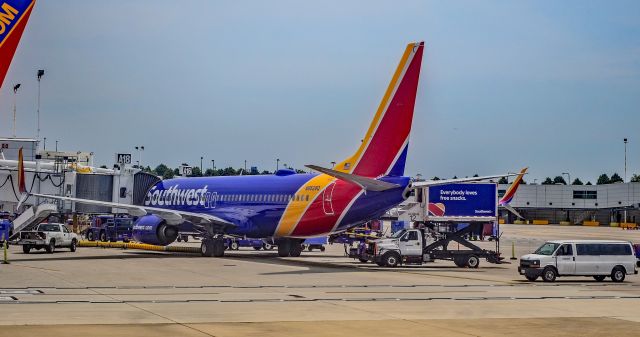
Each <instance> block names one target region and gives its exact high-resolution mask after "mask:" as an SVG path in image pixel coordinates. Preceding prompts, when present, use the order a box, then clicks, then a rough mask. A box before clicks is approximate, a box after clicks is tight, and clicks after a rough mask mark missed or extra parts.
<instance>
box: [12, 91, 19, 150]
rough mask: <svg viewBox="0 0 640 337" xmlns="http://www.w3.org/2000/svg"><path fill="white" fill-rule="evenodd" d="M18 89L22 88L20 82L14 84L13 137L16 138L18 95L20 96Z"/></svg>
mask: <svg viewBox="0 0 640 337" xmlns="http://www.w3.org/2000/svg"><path fill="white" fill-rule="evenodd" d="M18 89H20V83H17V84H16V85H14V86H13V138H16V105H17V102H16V96H18Z"/></svg>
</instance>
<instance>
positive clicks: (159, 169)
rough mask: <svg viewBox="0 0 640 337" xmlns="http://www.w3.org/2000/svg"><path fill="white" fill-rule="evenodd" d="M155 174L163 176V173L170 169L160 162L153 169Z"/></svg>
mask: <svg viewBox="0 0 640 337" xmlns="http://www.w3.org/2000/svg"><path fill="white" fill-rule="evenodd" d="M153 171H154V172H155V173H156V174H157V175H159V176H162V177H164V174H165V173H166V172H167V171H171V169H170V168H169V167H168V166H167V165H165V164H160V165H158V166H156V168H155V169H154V170H153Z"/></svg>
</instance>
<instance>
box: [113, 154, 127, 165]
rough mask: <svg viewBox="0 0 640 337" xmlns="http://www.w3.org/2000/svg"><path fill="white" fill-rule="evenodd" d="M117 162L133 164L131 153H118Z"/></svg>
mask: <svg viewBox="0 0 640 337" xmlns="http://www.w3.org/2000/svg"><path fill="white" fill-rule="evenodd" d="M116 163H118V164H122V165H124V164H131V153H117V154H116Z"/></svg>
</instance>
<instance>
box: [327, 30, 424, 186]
mask: <svg viewBox="0 0 640 337" xmlns="http://www.w3.org/2000/svg"><path fill="white" fill-rule="evenodd" d="M423 50H424V42H416V43H410V44H409V45H407V47H406V48H405V51H404V54H403V55H402V58H401V59H400V64H398V68H397V69H396V72H395V74H394V75H393V78H392V79H391V83H389V87H388V88H387V91H386V92H385V94H384V97H383V98H382V102H380V106H379V107H378V110H377V112H376V114H375V116H374V117H373V121H371V125H370V126H369V130H368V131H367V134H366V136H365V137H364V139H363V141H362V143H361V144H360V148H359V149H358V151H356V153H355V154H354V155H353V156H351V157H349V158H348V159H346V160H344V161H343V162H341V163H340V164H338V165H336V168H335V169H336V170H337V171H341V172H346V173H350V174H355V175H359V176H364V177H380V176H384V175H392V176H401V175H403V174H404V164H405V160H406V156H407V148H408V144H409V133H410V132H411V123H412V121H413V107H414V105H415V101H416V92H417V90H418V79H419V78H420V67H421V65H422V53H423Z"/></svg>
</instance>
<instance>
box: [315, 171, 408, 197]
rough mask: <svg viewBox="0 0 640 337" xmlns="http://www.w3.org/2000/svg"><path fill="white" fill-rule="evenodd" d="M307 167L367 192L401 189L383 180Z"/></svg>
mask: <svg viewBox="0 0 640 337" xmlns="http://www.w3.org/2000/svg"><path fill="white" fill-rule="evenodd" d="M305 166H306V167H308V168H310V169H312V170H316V171H318V172H321V173H324V174H326V175H330V176H332V177H334V178H337V179H340V180H344V181H346V182H350V183H352V184H356V185H358V186H360V187H361V188H362V189H363V190H366V191H375V192H381V191H386V190H390V189H394V188H397V187H400V185H398V184H392V183H388V182H386V181H381V180H376V179H371V178H367V177H362V176H359V175H355V174H349V173H344V172H340V171H336V170H332V169H328V168H324V167H320V166H317V165H305Z"/></svg>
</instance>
